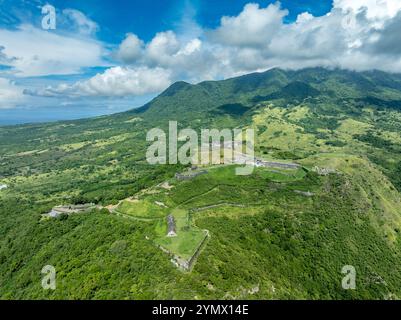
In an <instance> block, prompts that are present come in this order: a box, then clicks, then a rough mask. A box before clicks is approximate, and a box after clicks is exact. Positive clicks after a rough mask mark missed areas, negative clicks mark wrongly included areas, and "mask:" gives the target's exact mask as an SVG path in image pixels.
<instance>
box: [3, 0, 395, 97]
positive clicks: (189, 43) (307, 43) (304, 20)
mask: <svg viewBox="0 0 401 320" xmlns="http://www.w3.org/2000/svg"><path fill="white" fill-rule="evenodd" d="M287 15H288V11H287V10H285V9H284V8H282V7H281V5H280V3H274V4H270V5H268V6H266V7H261V6H259V5H258V4H247V5H246V6H245V7H244V8H243V10H242V12H240V13H239V14H238V15H237V16H231V17H228V16H224V17H222V18H221V22H220V25H219V26H218V27H217V28H215V29H212V30H205V29H202V30H200V27H199V26H197V24H196V23H188V22H187V25H192V27H191V30H192V32H190V33H185V32H184V34H183V33H182V32H183V31H181V33H180V32H178V33H177V32H174V31H166V32H160V33H158V34H156V35H155V37H154V38H153V39H152V40H150V41H149V42H148V43H145V42H144V41H143V40H141V39H140V38H139V37H138V36H137V35H135V34H132V33H129V34H127V36H126V38H125V39H124V41H123V42H122V43H121V44H120V46H119V48H118V50H117V54H116V57H117V58H118V59H119V60H120V63H121V64H124V65H125V67H123V68H118V67H117V68H112V69H109V70H107V71H105V73H103V74H99V75H97V76H95V77H94V78H92V79H89V80H88V81H84V82H78V83H76V84H74V85H65V86H59V87H55V88H47V90H44V91H43V92H42V94H52V95H55V94H68V95H74V94H76V95H96V94H100V95H111V96H113V95H117V96H120V95H123V94H127V95H137V94H143V93H149V92H154V91H157V90H162V89H163V86H167V85H168V84H170V83H171V82H172V81H176V80H186V81H190V82H198V81H201V80H212V79H214V80H215V79H223V78H227V77H232V76H237V75H241V74H245V73H249V72H253V71H262V70H267V69H269V68H273V67H281V68H291V69H300V68H304V67H315V66H325V67H339V68H346V69H353V70H369V69H380V70H384V71H390V72H401V46H399V45H398V43H401V42H400V41H399V40H401V38H400V33H399V29H400V27H401V1H399V0H352V1H350V0H334V2H333V8H332V10H331V11H330V12H329V13H327V14H326V15H324V16H319V17H315V16H313V15H312V14H310V13H308V12H304V13H302V14H300V15H299V16H298V17H297V19H296V21H294V22H291V23H285V22H284V20H285V17H286V16H287ZM193 30H196V32H193ZM189 35H190V36H189ZM0 37H1V34H0ZM116 79H118V81H117V80H116ZM126 80H127V81H126ZM140 87H142V88H140Z"/></svg>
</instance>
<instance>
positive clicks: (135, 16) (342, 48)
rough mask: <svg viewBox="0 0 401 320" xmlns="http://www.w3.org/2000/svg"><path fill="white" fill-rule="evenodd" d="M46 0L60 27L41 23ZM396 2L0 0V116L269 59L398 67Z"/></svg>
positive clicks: (263, 66)
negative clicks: (390, 46)
mask: <svg viewBox="0 0 401 320" xmlns="http://www.w3.org/2000/svg"><path fill="white" fill-rule="evenodd" d="M46 4H50V5H51V6H53V7H54V8H55V10H56V21H57V27H56V29H55V30H44V29H43V28H42V19H43V17H44V15H43V14H42V12H41V10H42V7H43V6H44V5H46ZM400 11H401V1H398V0H383V1H382V2H381V3H380V4H378V3H377V1H375V0H352V1H351V0H333V1H331V0H321V1H316V0H304V1H301V0H282V1H280V2H276V1H268V0H264V1H262V0H254V1H252V0H248V1H247V0H214V1H206V0H203V1H202V0H152V1H150V0H147V1H135V0H113V1H111V0H102V1H97V0H85V1H82V0H68V1H67V0H64V1H63V0H50V1H42V0H0V124H4V123H17V122H29V121H48V120H57V119H72V118H80V117H86V116H94V115H101V114H109V113H113V112H119V111H123V110H127V109H131V108H134V107H138V106H140V105H142V104H144V103H146V102H147V101H148V100H149V99H151V98H153V97H154V96H156V95H157V94H159V93H160V92H161V91H163V90H164V89H165V88H166V87H168V86H169V85H170V84H171V83H173V82H174V81H178V80H185V81H188V82H192V83H196V82H199V81H203V80H220V79H224V78H228V77H233V76H238V75H241V74H246V73H249V72H255V71H264V70H268V69H270V68H273V67H281V68H290V69H298V68H303V67H313V66H323V67H340V68H346V69H355V70H369V69H382V70H385V71H401V59H400V55H401V49H398V47H397V46H394V47H392V48H391V51H392V53H391V54H392V56H391V57H390V56H389V49H388V43H389V41H390V42H394V40H398V38H397V37H400V36H398V34H399V33H396V32H395V31H394V30H397V27H396V26H397V23H398V21H399V20H401V14H400V15H398V12H400ZM400 25H401V22H400ZM399 40H401V39H399ZM398 51H400V52H398ZM206 66H207V67H206Z"/></svg>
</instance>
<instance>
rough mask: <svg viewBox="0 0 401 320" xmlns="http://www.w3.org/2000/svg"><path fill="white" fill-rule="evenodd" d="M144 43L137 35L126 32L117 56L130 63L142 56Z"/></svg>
mask: <svg viewBox="0 0 401 320" xmlns="http://www.w3.org/2000/svg"><path fill="white" fill-rule="evenodd" d="M143 46H144V43H143V41H142V40H141V39H139V38H138V36H137V35H135V34H133V33H128V34H127V36H126V38H125V39H124V41H123V42H122V43H121V44H120V46H119V48H118V52H117V58H118V59H120V60H121V61H123V62H125V63H128V64H131V63H134V62H136V61H138V59H140V58H141V57H142V53H143Z"/></svg>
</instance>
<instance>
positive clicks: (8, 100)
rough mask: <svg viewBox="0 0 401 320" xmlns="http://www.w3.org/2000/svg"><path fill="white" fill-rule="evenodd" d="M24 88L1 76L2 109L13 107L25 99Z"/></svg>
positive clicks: (0, 100) (0, 101)
mask: <svg viewBox="0 0 401 320" xmlns="http://www.w3.org/2000/svg"><path fill="white" fill-rule="evenodd" d="M22 90H23V89H22V88H20V87H18V86H16V84H15V83H14V82H12V81H11V80H8V79H5V78H0V109H5V108H12V107H14V106H16V105H18V104H20V103H22V102H23V101H24V100H25V97H24V95H23V93H22Z"/></svg>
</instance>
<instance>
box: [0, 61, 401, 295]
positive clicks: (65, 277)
mask: <svg viewBox="0 0 401 320" xmlns="http://www.w3.org/2000/svg"><path fill="white" fill-rule="evenodd" d="M400 101H401V75H396V74H387V73H383V72H379V71H371V72H360V73H357V72H351V71H343V70H326V69H323V68H314V69H304V70H299V71H285V70H281V69H273V70H270V71H267V72H265V73H256V74H250V75H246V76H242V77H238V78H233V79H228V80H224V81H216V82H213V81H207V82H202V83H199V84H196V85H192V84H188V83H185V82H178V83H176V84H174V85H172V86H171V87H170V88H168V89H167V90H166V91H165V92H163V93H162V94H161V95H160V96H158V97H157V98H155V99H154V100H153V101H151V102H150V103H148V104H147V105H145V106H143V107H142V108H139V109H135V110H131V111H128V112H124V113H120V114H115V115H112V116H104V117H98V118H93V119H85V120H76V121H63V122H56V123H45V124H28V125H19V126H5V127H0V184H5V185H7V188H6V189H2V190H0V234H1V237H0V298H2V299H42V298H48V299H202V298H203V299H400V298H401V265H400V264H399V261H400V258H401V196H400V192H401V178H400V177H401V103H399V102H400ZM169 120H175V121H178V125H179V128H185V127H191V128H192V129H195V130H200V129H202V128H220V129H221V128H231V129H232V128H254V129H256V132H257V140H256V145H255V152H256V155H257V156H258V157H261V158H263V159H266V160H272V161H287V162H288V161H291V162H297V163H298V164H299V165H300V169H299V170H295V171H291V170H278V169H274V168H258V169H257V170H254V172H253V173H252V174H251V175H249V176H236V175H235V174H234V166H210V167H206V168H205V169H206V170H207V174H204V175H201V176H198V177H196V178H194V179H191V180H188V181H179V180H177V179H176V178H175V174H176V173H177V172H183V171H186V170H188V166H183V165H149V164H148V163H147V161H146V159H145V154H146V149H147V147H148V145H149V143H148V142H146V132H147V131H148V130H149V129H151V128H154V127H159V128H162V129H167V128H168V121H169ZM325 170H326V171H325ZM162 186H165V187H162ZM126 199H134V200H135V201H136V202H131V203H130V201H129V200H126ZM121 201H123V202H121ZM124 201H125V202H124ZM81 203H95V204H96V205H98V209H95V210H93V211H91V212H89V213H82V214H72V215H69V216H61V217H59V218H55V219H43V218H42V214H44V213H48V212H49V211H50V210H51V209H52V208H53V207H54V206H57V205H63V204H81ZM157 203H159V204H162V205H163V206H159V207H158V205H157ZM109 206H116V207H117V210H116V211H113V210H112V211H109V210H108V209H106V208H109ZM164 206H165V207H164ZM173 210H180V211H175V212H179V213H180V214H181V213H183V212H185V213H186V214H185V216H183V217H184V218H185V219H188V221H186V222H185V224H183V227H182V228H183V229H182V230H184V231H186V232H188V234H191V235H196V232H198V234H199V232H200V231H199V230H207V231H208V232H209V234H210V236H209V237H208V239H207V241H206V243H205V245H204V247H203V248H202V250H201V252H200V254H199V256H198V257H197V259H196V263H195V264H194V266H193V268H192V269H191V270H190V271H182V270H180V269H179V268H177V267H176V266H175V265H174V264H173V263H171V261H170V257H169V256H168V255H167V254H166V253H165V252H163V251H162V250H160V249H159V248H158V247H157V245H155V243H157V242H158V239H159V240H160V239H161V240H160V241H159V243H165V242H166V241H165V239H164V238H163V234H164V233H165V229H163V226H164V221H165V216H166V215H167V214H168V213H170V212H171V211H173ZM173 212H174V211H173ZM184 218H183V219H184ZM185 228H186V229H185ZM191 232H192V233H191ZM160 237H162V238H160ZM194 238H196V237H194ZM187 239H192V238H189V237H188V238H186V237H183V238H182V239H181V240H182V243H183V244H187V243H185V241H187ZM181 240H180V241H181ZM192 240H193V239H192ZM192 240H189V241H192ZM170 245H171V247H172V248H173V249H176V246H175V244H174V243H171V244H170ZM177 248H178V249H177V250H183V251H184V250H189V251H191V250H192V249H193V248H192V247H190V248H188V247H187V246H181V243H180V246H177ZM45 265H53V266H54V267H55V269H56V271H57V288H56V290H44V289H43V288H42V286H41V279H42V277H43V275H42V274H41V270H42V268H43V266H45ZM345 265H352V266H354V267H355V269H356V271H357V276H356V289H355V290H344V289H343V288H342V286H341V281H342V279H343V277H344V274H342V273H341V270H342V267H343V266H345Z"/></svg>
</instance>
